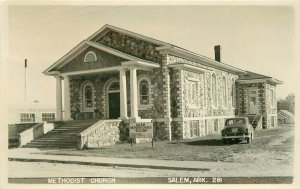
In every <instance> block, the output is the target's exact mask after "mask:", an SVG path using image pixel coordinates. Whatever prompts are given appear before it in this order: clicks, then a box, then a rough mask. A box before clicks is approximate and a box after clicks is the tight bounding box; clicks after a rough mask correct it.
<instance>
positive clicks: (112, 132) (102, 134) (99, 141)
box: [84, 121, 120, 148]
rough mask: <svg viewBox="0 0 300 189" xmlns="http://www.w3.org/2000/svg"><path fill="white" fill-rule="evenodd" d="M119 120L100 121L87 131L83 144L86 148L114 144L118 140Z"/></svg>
mask: <svg viewBox="0 0 300 189" xmlns="http://www.w3.org/2000/svg"><path fill="white" fill-rule="evenodd" d="M119 123H120V121H115V122H105V121H103V122H101V123H100V124H99V125H98V126H97V127H96V128H95V129H94V130H92V131H91V132H90V133H88V134H87V135H86V136H85V137H86V142H85V144H84V145H85V146H86V147H88V148H101V147H105V146H111V145H114V144H115V143H116V142H118V141H120V130H119Z"/></svg>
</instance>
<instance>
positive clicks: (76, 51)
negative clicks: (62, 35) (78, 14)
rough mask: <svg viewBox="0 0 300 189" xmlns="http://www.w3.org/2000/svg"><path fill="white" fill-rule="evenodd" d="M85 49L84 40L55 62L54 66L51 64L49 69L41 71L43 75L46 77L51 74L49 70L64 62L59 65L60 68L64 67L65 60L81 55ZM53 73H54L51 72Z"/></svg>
mask: <svg viewBox="0 0 300 189" xmlns="http://www.w3.org/2000/svg"><path fill="white" fill-rule="evenodd" d="M87 47H88V46H87V45H86V40H83V41H82V42H80V43H79V44H78V45H77V46H76V47H74V48H73V49H71V50H70V51H69V52H68V53H67V54H65V55H64V56H63V57H61V58H60V59H59V60H57V61H56V62H55V63H54V64H52V65H51V66H50V67H49V68H47V69H46V70H45V71H43V73H44V74H46V75H51V73H52V72H50V70H52V69H53V68H55V67H57V66H58V65H59V64H61V63H62V62H65V63H63V64H62V65H60V67H61V66H64V65H65V64H66V62H67V61H66V60H67V59H72V58H73V57H74V56H75V55H77V54H79V53H81V52H82V51H84V50H85V49H86V48H87ZM70 57H71V58H70ZM53 72H55V71H53Z"/></svg>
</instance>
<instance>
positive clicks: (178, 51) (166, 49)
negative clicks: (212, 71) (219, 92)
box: [156, 45, 246, 74]
mask: <svg viewBox="0 0 300 189" xmlns="http://www.w3.org/2000/svg"><path fill="white" fill-rule="evenodd" d="M156 50H158V51H160V53H161V54H173V55H176V56H179V57H181V58H186V59H188V60H191V61H195V62H199V63H200V62H201V64H205V65H206V66H209V67H214V68H218V69H223V70H225V71H229V72H233V73H238V74H239V73H246V71H245V70H242V69H239V68H236V67H233V66H230V65H228V64H225V63H221V62H217V61H215V60H213V59H211V58H208V57H205V56H202V55H199V54H196V53H194V52H191V51H188V50H186V49H183V48H179V47H176V46H172V45H167V46H163V47H157V48H156Z"/></svg>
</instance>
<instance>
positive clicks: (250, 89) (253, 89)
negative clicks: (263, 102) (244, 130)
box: [247, 87, 258, 115]
mask: <svg viewBox="0 0 300 189" xmlns="http://www.w3.org/2000/svg"><path fill="white" fill-rule="evenodd" d="M250 91H255V93H256V96H255V98H256V103H255V106H256V112H255V113H251V112H250V97H251V96H253V95H250ZM247 93H248V95H247V96H248V108H247V109H248V114H251V115H253V114H257V112H258V106H257V104H258V88H257V87H251V88H248V89H247Z"/></svg>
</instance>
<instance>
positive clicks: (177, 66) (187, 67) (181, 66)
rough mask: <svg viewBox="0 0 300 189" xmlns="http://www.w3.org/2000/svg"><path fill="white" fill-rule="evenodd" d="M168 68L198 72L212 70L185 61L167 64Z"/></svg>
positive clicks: (209, 71)
mask: <svg viewBox="0 0 300 189" xmlns="http://www.w3.org/2000/svg"><path fill="white" fill-rule="evenodd" d="M168 67H169V68H173V69H177V70H187V71H192V72H198V73H205V72H208V73H211V72H212V70H210V69H205V68H200V67H197V66H193V65H189V64H186V63H180V62H178V63H174V64H169V65H168Z"/></svg>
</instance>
